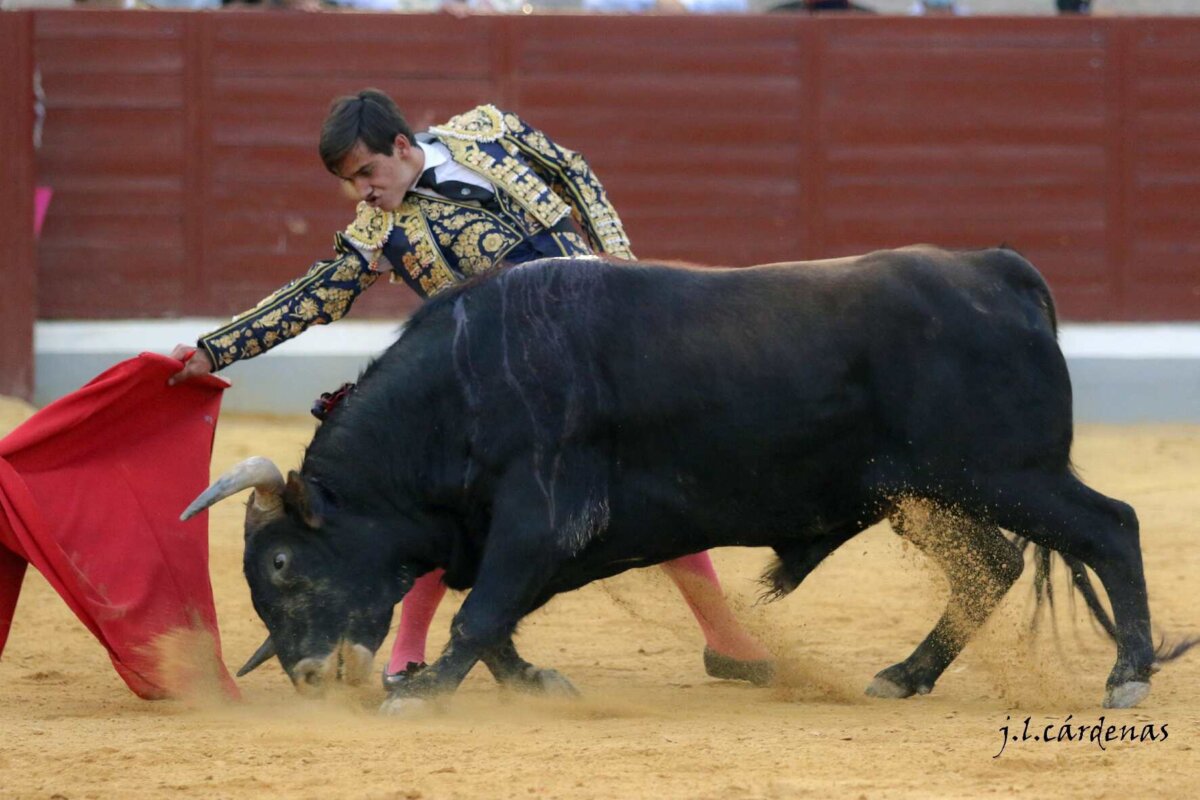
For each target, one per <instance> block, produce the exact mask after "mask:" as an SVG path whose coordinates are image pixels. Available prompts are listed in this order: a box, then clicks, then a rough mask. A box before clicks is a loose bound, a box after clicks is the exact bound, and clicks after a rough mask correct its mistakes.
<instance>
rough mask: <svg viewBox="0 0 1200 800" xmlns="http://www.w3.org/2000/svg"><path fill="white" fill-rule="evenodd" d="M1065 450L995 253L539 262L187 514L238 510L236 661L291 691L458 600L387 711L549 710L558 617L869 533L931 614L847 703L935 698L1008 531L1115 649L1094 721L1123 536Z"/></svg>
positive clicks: (1116, 673)
mask: <svg viewBox="0 0 1200 800" xmlns="http://www.w3.org/2000/svg"><path fill="white" fill-rule="evenodd" d="M1071 440H1072V417H1071V386H1070V381H1069V378H1068V374H1067V368H1066V364H1065V362H1064V359H1063V355H1062V352H1061V351H1060V349H1059V347H1058V344H1057V340H1056V322H1055V312H1054V305H1053V301H1052V299H1051V295H1050V292H1049V290H1048V289H1047V286H1046V284H1045V282H1044V281H1043V279H1042V277H1041V276H1040V275H1039V274H1038V272H1037V270H1035V269H1034V268H1033V266H1032V265H1031V264H1029V262H1028V261H1026V260H1025V259H1024V258H1022V257H1021V256H1019V255H1018V254H1016V253H1015V252H1012V251H1010V250H1005V249H997V250H985V251H974V252H951V251H946V250H942V249H938V248H934V247H927V246H919V247H911V248H905V249H901V250H894V251H881V252H876V253H871V254H868V255H865V256H862V257H857V258H845V259H835V260H829V261H820V262H812V263H803V264H776V265H766V266H760V267H753V268H747V269H735V270H727V269H689V268H682V267H669V266H662V265H651V264H635V265H628V264H626V265H615V264H610V263H605V262H603V261H599V260H594V259H586V260H569V259H554V260H545V261H539V262H532V263H528V264H524V265H521V266H516V267H510V268H507V269H503V270H500V271H497V272H494V273H491V274H490V275H488V276H485V277H484V278H483V279H481V280H476V281H474V282H472V283H470V284H467V285H464V286H461V287H458V288H456V289H453V290H450V291H447V292H445V293H443V294H442V295H440V296H439V297H437V298H436V299H434V300H432V301H431V302H429V303H428V304H426V305H425V306H424V307H423V308H422V309H421V310H420V311H419V312H418V313H417V314H416V315H415V316H414V317H413V319H412V321H411V323H410V324H409V326H408V328H407V329H406V330H405V332H404V333H403V334H402V335H401V337H400V338H399V340H398V341H397V342H396V343H395V344H394V345H392V346H391V347H390V348H389V349H388V350H387V351H386V352H385V353H384V354H383V355H382V356H381V357H380V358H379V359H378V360H377V361H375V362H374V363H373V364H372V365H371V366H370V367H369V368H368V369H367V370H366V372H365V373H364V374H363V376H362V378H361V380H360V382H359V385H358V387H357V389H356V390H355V391H354V393H353V394H352V395H351V396H350V397H349V399H348V401H347V402H345V403H344V404H343V405H342V406H339V407H338V408H336V409H335V410H334V412H333V413H332V415H331V416H330V417H329V419H328V420H327V421H326V422H325V423H324V424H323V425H322V426H321V427H320V429H319V430H318V431H317V432H316V434H315V436H314V437H313V441H312V443H311V445H310V446H309V448H308V450H307V452H306V453H305V457H304V462H303V464H302V466H301V468H300V470H299V472H298V473H296V472H293V473H291V474H290V475H289V478H288V480H287V481H286V483H285V482H284V481H283V480H282V479H281V478H280V476H279V473H278V471H277V470H275V469H274V467H273V466H270V465H267V466H265V467H264V465H263V464H261V463H259V464H257V465H249V466H246V467H244V468H239V469H240V470H241V473H246V474H249V476H250V477H249V478H247V476H246V474H240V473H239V470H235V473H238V474H234V475H233V476H228V477H226V478H223V479H222V481H219V482H218V483H217V484H215V485H214V487H212V488H211V489H210V490H209V492H207V493H206V495H204V496H202V497H201V498H200V499H198V501H197V503H196V504H194V507H195V508H198V507H203V506H205V505H210V504H211V503H213V502H215V501H216V500H217V499H220V498H221V497H225V496H228V495H229V494H232V493H233V492H235V491H237V490H239V489H241V488H245V487H246V486H248V485H254V486H256V487H257V490H256V492H255V494H254V496H253V498H252V503H251V504H250V506H248V516H247V523H246V548H245V573H246V578H247V580H248V581H249V584H250V591H251V596H252V599H253V602H254V607H255V609H256V610H257V611H258V613H259V615H260V616H261V617H262V619H263V621H264V622H265V623H266V625H267V628H268V630H269V631H270V639H269V640H268V644H267V645H266V646H265V649H264V650H262V651H260V654H259V656H258V661H261V660H263V658H265V657H269V655H270V654H272V653H276V654H278V656H279V658H280V661H281V662H282V664H283V666H284V668H285V669H286V670H287V671H288V673H289V675H290V676H291V677H292V679H293V681H295V682H296V683H297V685H298V686H301V687H303V686H305V685H307V684H319V683H320V682H322V681H323V680H325V679H327V678H330V677H332V675H333V673H334V672H335V671H337V670H343V671H345V672H346V673H347V674H346V675H345V676H344V677H361V673H362V672H363V671H364V669H365V665H366V664H369V659H370V656H371V655H372V654H373V653H374V651H375V650H377V649H378V647H379V646H380V644H381V643H382V641H383V639H384V637H385V636H386V634H387V630H388V625H389V621H390V619H391V613H392V609H393V607H394V605H395V604H396V603H397V602H398V601H400V600H401V599H402V598H403V596H404V594H405V593H406V591H407V590H408V588H409V587H410V586H411V584H412V581H413V580H414V579H415V578H416V577H418V576H420V575H421V574H423V573H425V572H428V571H429V570H431V569H434V568H435V567H441V568H443V569H445V581H446V583H447V584H448V585H450V586H451V587H453V588H458V589H465V588H468V587H470V588H471V592H470V594H469V596H468V597H467V598H466V600H465V601H464V602H463V605H462V608H461V609H460V611H459V612H458V614H457V616H456V617H455V619H454V623H453V626H452V630H451V638H450V643H449V645H448V646H447V648H446V650H445V651H444V653H443V654H442V656H441V657H440V658H439V659H438V660H437V661H436V662H435V663H434V664H432V665H431V666H430V667H429V668H428V669H426V670H424V671H422V672H420V673H418V674H416V675H415V676H414V677H413V678H412V679H411V680H410V681H409V683H408V684H407V685H406V686H405V687H404V688H403V689H402V690H400V691H401V692H402V693H403V694H404V695H405V696H414V697H420V696H427V695H433V694H437V693H443V692H450V691H453V690H454V689H455V688H456V687H457V686H458V685H459V683H460V682H461V681H462V679H463V678H464V677H465V676H466V674H467V672H468V671H469V670H470V669H471V668H472V667H473V666H474V665H475V664H476V663H477V662H478V661H480V660H482V661H483V662H484V663H485V664H486V665H487V666H488V667H489V668H490V669H491V671H492V672H493V674H494V675H495V676H496V678H497V679H499V680H502V681H506V682H511V683H515V684H518V685H523V686H526V687H528V688H534V689H537V688H543V689H547V688H560V689H567V690H569V687H570V685H569V683H567V682H566V681H565V680H564V679H562V678H561V677H560V676H558V675H557V673H554V672H553V671H552V670H540V669H536V668H534V667H532V666H531V665H529V664H528V663H526V662H525V661H523V660H522V659H521V658H520V656H519V655H518V654H517V652H516V649H515V648H514V647H513V643H512V635H513V633H514V631H515V629H516V626H517V624H518V622H519V621H520V620H521V618H522V617H524V616H525V615H526V614H528V613H530V612H531V611H533V610H534V609H536V608H538V607H539V606H541V605H542V604H544V603H545V602H546V601H548V600H549V599H550V598H551V597H553V596H554V595H555V594H558V593H559V592H565V591H570V590H572V589H576V588H578V587H580V586H583V585H585V584H587V583H589V582H591V581H594V580H597V579H600V578H605V577H608V576H611V575H615V574H617V573H620V572H623V571H624V570H627V569H630V568H633V567H642V566H646V565H649V564H655V563H658V562H661V561H664V560H667V559H672V558H675V557H678V556H682V555H685V554H688V553H694V552H697V551H701V550H705V549H708V548H712V547H722V546H729V545H740V546H758V547H770V548H773V549H774V550H775V553H776V554H777V555H778V562H777V563H776V564H775V565H774V566H773V567H772V568H771V569H770V570H769V571H768V573H767V575H766V576H765V580H766V582H767V584H768V588H769V590H770V591H771V592H772V593H774V594H777V595H783V594H786V593H787V592H789V591H791V590H792V589H794V588H795V587H796V586H797V585H798V584H799V583H800V581H801V580H803V578H804V577H805V575H807V574H808V573H809V572H810V571H811V570H812V569H813V568H814V567H815V566H816V565H817V564H818V563H819V562H820V561H821V559H822V558H824V557H825V556H826V555H828V554H829V553H831V552H832V551H833V550H834V549H836V548H837V547H838V546H839V545H841V544H842V543H844V542H846V541H847V540H848V539H850V538H851V537H853V536H854V535H855V534H857V533H859V532H861V531H862V530H863V529H865V528H866V527H868V526H870V525H872V524H874V523H875V522H878V521H879V520H881V519H883V518H885V517H888V518H891V520H892V522H893V524H894V525H895V527H896V528H897V530H898V531H899V532H900V533H901V534H904V535H909V536H911V537H912V538H913V540H914V541H916V542H917V544H918V545H919V546H920V547H921V548H922V549H924V550H925V551H926V552H928V553H929V554H930V555H931V556H932V557H933V558H934V559H935V560H937V561H938V562H939V563H941V564H942V566H943V567H944V568H946V571H947V574H948V577H949V579H950V583H951V596H950V599H949V603H948V606H947V608H946V611H945V614H944V615H943V617H942V618H941V619H940V620H939V621H938V623H937V625H936V627H935V628H934V629H933V631H932V632H931V633H930V634H929V636H928V637H927V638H926V639H925V640H924V641H923V642H922V643H921V644H920V645H919V646H918V647H917V648H916V650H915V651H914V652H913V653H912V655H910V656H909V657H908V658H907V659H906V660H904V661H902V662H900V663H898V664H896V665H894V666H891V667H889V668H887V669H885V670H883V671H882V672H880V673H879V674H878V675H877V676H876V678H875V680H874V682H873V683H872V684H871V687H870V688H869V691H870V692H871V693H872V694H876V695H885V696H896V697H903V696H908V695H911V694H915V693H925V692H928V691H929V690H930V689H931V688H932V686H933V684H934V682H935V681H936V680H937V678H938V677H939V676H940V675H941V673H942V672H943V671H944V670H945V668H946V667H947V665H948V664H949V663H950V662H951V661H952V660H953V658H954V657H955V656H956V655H957V654H958V652H959V651H960V650H961V648H962V646H963V645H964V644H965V642H966V641H967V639H968V638H969V636H970V635H971V633H972V632H973V631H974V630H975V629H976V628H978V627H979V625H981V624H982V622H983V621H984V619H985V618H986V617H987V616H988V614H989V613H990V612H991V611H992V609H993V608H994V607H995V606H996V604H997V603H998V602H999V600H1000V598H1001V597H1002V595H1003V594H1004V592H1005V591H1006V590H1007V589H1008V588H1009V587H1010V586H1011V585H1012V583H1013V582H1014V581H1015V580H1016V578H1017V577H1018V576H1019V575H1020V573H1021V569H1022V558H1021V555H1020V552H1019V551H1018V550H1017V548H1016V547H1015V546H1014V545H1013V544H1012V543H1011V542H1010V541H1009V540H1008V539H1007V538H1006V537H1005V536H1004V535H1003V534H1002V532H1001V529H1002V528H1003V529H1005V530H1008V531H1012V532H1014V533H1016V534H1018V535H1019V536H1022V537H1025V538H1027V539H1028V540H1031V541H1032V542H1034V543H1036V544H1037V545H1039V546H1041V547H1046V548H1052V549H1054V550H1056V551H1058V552H1060V553H1062V554H1063V555H1064V556H1066V557H1067V558H1068V559H1070V560H1074V561H1075V562H1076V563H1078V562H1082V563H1084V564H1086V565H1087V566H1089V567H1091V569H1092V570H1093V571H1094V572H1095V573H1096V574H1097V576H1098V577H1099V578H1100V580H1101V582H1102V583H1103V585H1104V587H1105V589H1106V590H1107V592H1108V596H1109V599H1110V603H1111V605H1112V610H1113V618H1114V620H1115V638H1116V640H1117V659H1116V664H1115V666H1114V667H1113V669H1112V672H1111V674H1110V675H1109V677H1108V682H1107V689H1108V691H1107V693H1106V696H1105V702H1106V704H1108V705H1113V706H1129V705H1133V704H1135V703H1137V702H1139V701H1140V700H1141V699H1142V698H1143V697H1144V696H1145V695H1146V693H1147V692H1148V691H1149V680H1150V673H1151V671H1152V669H1153V668H1154V666H1155V658H1156V655H1155V652H1154V648H1153V646H1152V643H1151V633H1150V611H1149V607H1148V604H1147V599H1146V586H1145V578H1144V575H1143V570H1142V557H1141V551H1140V546H1139V540H1138V522H1137V517H1136V516H1135V514H1134V511H1133V509H1132V508H1130V507H1129V506H1128V505H1126V504H1124V503H1121V502H1119V501H1117V500H1113V499H1110V498H1108V497H1105V496H1103V495H1101V494H1099V493H1097V492H1095V491H1093V490H1092V489H1090V488H1088V487H1087V486H1085V485H1084V484H1083V483H1082V482H1080V481H1079V479H1078V478H1077V477H1076V476H1075V475H1074V474H1072V471H1071V467H1070V450H1071ZM913 508H918V509H923V510H922V511H921V514H920V517H921V519H920V521H919V524H918V520H917V518H916V515H914V514H912V513H909V512H910V511H911V509H913ZM930 531H933V532H934V533H930ZM351 667H352V668H351Z"/></svg>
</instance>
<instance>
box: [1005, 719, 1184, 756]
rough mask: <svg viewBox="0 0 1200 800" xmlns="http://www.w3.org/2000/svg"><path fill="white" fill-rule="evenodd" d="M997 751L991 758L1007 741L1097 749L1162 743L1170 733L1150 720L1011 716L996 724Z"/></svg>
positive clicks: (1164, 725) (1165, 724)
mask: <svg viewBox="0 0 1200 800" xmlns="http://www.w3.org/2000/svg"><path fill="white" fill-rule="evenodd" d="M999 730H1000V750H999V751H998V752H997V753H996V755H994V756H992V758H999V757H1000V756H1001V755H1003V753H1004V750H1005V748H1007V747H1008V744H1009V742H1012V743H1013V744H1024V743H1026V742H1036V743H1038V744H1043V745H1044V744H1058V743H1060V742H1084V743H1088V744H1093V745H1095V746H1096V747H1099V748H1100V749H1101V750H1106V749H1107V748H1108V746H1109V745H1111V744H1117V743H1125V742H1165V741H1166V740H1167V737H1168V736H1169V735H1170V733H1169V732H1168V731H1167V723H1165V722H1164V723H1162V724H1161V725H1160V724H1158V723H1154V722H1144V723H1135V724H1125V725H1115V724H1105V720H1104V717H1103V716H1101V717H1099V718H1098V719H1097V720H1096V721H1095V722H1093V723H1079V722H1075V721H1074V715H1073V714H1068V715H1067V717H1066V719H1064V720H1062V721H1061V722H1059V721H1054V720H1052V721H1050V722H1046V723H1044V724H1043V723H1035V722H1034V721H1033V718H1032V717H1026V718H1025V719H1024V720H1022V721H1020V722H1016V723H1013V722H1012V717H1008V716H1006V717H1005V718H1004V724H1003V725H1001V726H1000V728H999Z"/></svg>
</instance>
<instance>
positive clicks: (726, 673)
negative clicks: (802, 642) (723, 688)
mask: <svg viewBox="0 0 1200 800" xmlns="http://www.w3.org/2000/svg"><path fill="white" fill-rule="evenodd" d="M704 671H705V672H707V673H708V675H709V677H712V678H718V679H720V680H723V681H748V682H750V683H752V684H754V685H755V686H767V685H768V684H770V683H771V681H773V680H775V663H774V662H773V661H742V660H740V659H736V658H732V657H730V656H725V655H721V654H720V653H718V652H717V651H716V650H713V649H712V648H711V647H705V648H704Z"/></svg>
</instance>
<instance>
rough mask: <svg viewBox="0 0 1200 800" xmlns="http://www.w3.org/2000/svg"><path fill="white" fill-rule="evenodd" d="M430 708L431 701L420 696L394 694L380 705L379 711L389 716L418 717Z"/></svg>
mask: <svg viewBox="0 0 1200 800" xmlns="http://www.w3.org/2000/svg"><path fill="white" fill-rule="evenodd" d="M427 708H429V702H428V701H427V700H425V699H423V698H420V697H403V696H397V695H393V696H392V697H389V698H388V699H387V700H384V701H383V704H382V705H381V706H379V713H380V714H383V715H385V716H389V717H416V716H420V715H421V714H423V713H424V712H425V710H426V709H427Z"/></svg>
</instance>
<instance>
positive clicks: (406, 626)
mask: <svg viewBox="0 0 1200 800" xmlns="http://www.w3.org/2000/svg"><path fill="white" fill-rule="evenodd" d="M442 574H443V570H440V569H435V570H433V571H432V572H429V573H426V574H425V575H422V576H421V577H420V578H417V581H416V583H414V584H413V587H412V589H410V590H409V592H408V594H406V595H405V596H404V602H403V603H401V604H400V630H399V631H398V632H397V633H396V643H395V644H393V645H392V657H391V659H390V660H389V661H388V666H387V671H388V672H389V673H391V674H393V675H394V674H395V673H397V672H403V671H404V669H405V668H406V667H407V666H408V663H409V662H410V661H412V662H416V663H418V664H420V663H422V662H424V661H425V638H426V636H428V635H429V624H430V623H431V622H433V615H434V614H435V613H436V612H437V608H438V604H439V603H441V602H442V598H443V597H445V595H446V584H444V583H442Z"/></svg>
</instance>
